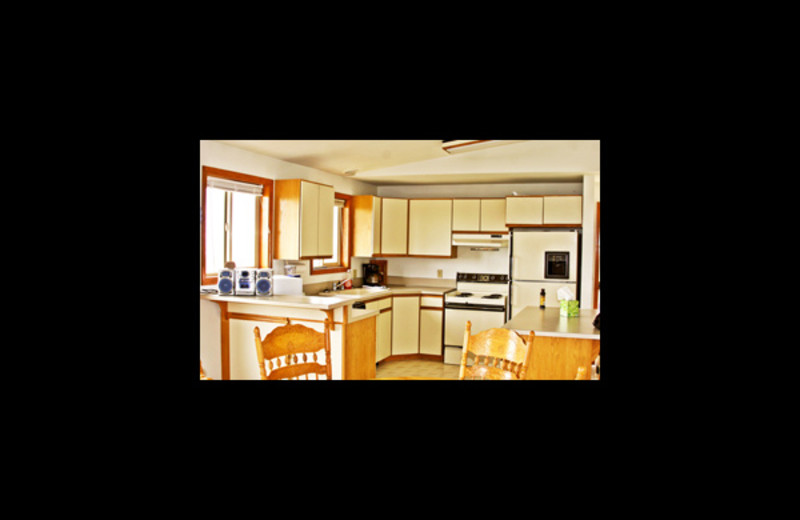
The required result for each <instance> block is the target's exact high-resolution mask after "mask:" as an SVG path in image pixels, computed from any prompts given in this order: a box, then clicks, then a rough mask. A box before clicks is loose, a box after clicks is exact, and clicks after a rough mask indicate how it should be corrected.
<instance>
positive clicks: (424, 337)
mask: <svg viewBox="0 0 800 520" xmlns="http://www.w3.org/2000/svg"><path fill="white" fill-rule="evenodd" d="M442 312H443V311H441V310H432V309H421V310H420V311H419V353H420V354H433V355H436V356H441V355H442V322H443V319H442V318H443V316H442Z"/></svg>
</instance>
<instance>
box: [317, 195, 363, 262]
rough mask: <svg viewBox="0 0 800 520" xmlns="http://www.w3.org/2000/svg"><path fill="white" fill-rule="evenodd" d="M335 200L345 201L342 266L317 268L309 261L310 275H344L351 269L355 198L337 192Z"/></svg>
mask: <svg viewBox="0 0 800 520" xmlns="http://www.w3.org/2000/svg"><path fill="white" fill-rule="evenodd" d="M333 198H334V199H339V200H343V201H344V208H343V211H342V237H341V240H339V259H340V262H341V264H340V265H337V266H334V267H325V266H324V265H323V267H315V266H314V260H309V273H310V274H311V275H319V274H333V273H344V272H346V271H348V270H349V269H350V259H351V257H352V256H353V240H352V237H353V212H352V203H353V196H352V195H346V194H344V193H339V192H335V193H334V194H333ZM323 264H324V261H323Z"/></svg>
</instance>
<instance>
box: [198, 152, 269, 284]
mask: <svg viewBox="0 0 800 520" xmlns="http://www.w3.org/2000/svg"><path fill="white" fill-rule="evenodd" d="M202 189H203V203H202V204H203V208H204V211H202V213H201V214H202V222H201V228H202V230H201V233H202V238H201V244H202V245H201V249H202V251H201V269H202V276H201V283H202V284H212V283H216V281H217V273H218V272H219V269H220V268H222V267H224V266H225V263H226V262H230V261H233V262H235V263H236V266H237V267H269V266H271V265H272V258H271V252H272V248H271V247H270V240H269V236H270V230H271V227H272V226H271V220H272V219H271V215H272V206H271V195H272V180H270V179H263V178H261V177H255V176H252V175H245V174H241V173H236V172H229V171H227V170H220V169H218V168H211V167H208V166H203V176H202Z"/></svg>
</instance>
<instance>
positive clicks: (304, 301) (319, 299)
mask: <svg viewBox="0 0 800 520" xmlns="http://www.w3.org/2000/svg"><path fill="white" fill-rule="evenodd" d="M362 289H363V288H362ZM454 289H455V287H426V286H407V285H402V286H398V285H393V286H389V287H388V288H387V289H369V290H368V291H364V292H363V293H362V294H354V293H349V294H348V292H347V291H338V292H336V293H331V294H330V295H324V296H316V295H311V296H304V295H300V294H281V295H277V296H220V295H219V294H212V293H200V298H201V299H204V300H209V301H214V302H229V303H247V304H251V305H271V306H274V307H297V308H302V309H323V310H331V309H336V308H339V307H343V306H345V305H350V304H352V303H356V302H359V301H366V300H372V299H374V298H376V297H380V296H391V295H392V294H414V293H420V294H429V295H443V294H445V293H447V292H450V291H452V290H454ZM365 317H366V316H365Z"/></svg>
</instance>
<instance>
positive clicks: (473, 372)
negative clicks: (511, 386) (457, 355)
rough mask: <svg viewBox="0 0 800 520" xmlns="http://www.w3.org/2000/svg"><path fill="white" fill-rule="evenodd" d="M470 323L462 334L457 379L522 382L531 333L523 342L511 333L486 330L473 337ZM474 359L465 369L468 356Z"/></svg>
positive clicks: (530, 343) (532, 336) (532, 334)
mask: <svg viewBox="0 0 800 520" xmlns="http://www.w3.org/2000/svg"><path fill="white" fill-rule="evenodd" d="M471 327H472V322H469V321H468V322H467V325H466V330H465V331H464V348H463V353H462V355H461V369H460V370H459V373H458V378H459V379H501V380H516V379H525V373H526V372H527V370H528V353H529V352H530V348H531V345H532V344H533V338H534V333H533V331H531V332H530V334H529V335H528V340H527V341H525V340H524V339H522V337H520V335H519V334H517V333H516V332H514V331H513V330H510V329H497V328H495V329H488V330H484V331H482V332H479V333H478V334H475V335H474V336H472V335H471V334H470V330H471ZM470 352H471V353H472V354H473V355H474V356H475V359H474V360H473V364H472V366H469V367H468V366H467V357H468V354H469V353H470Z"/></svg>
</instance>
